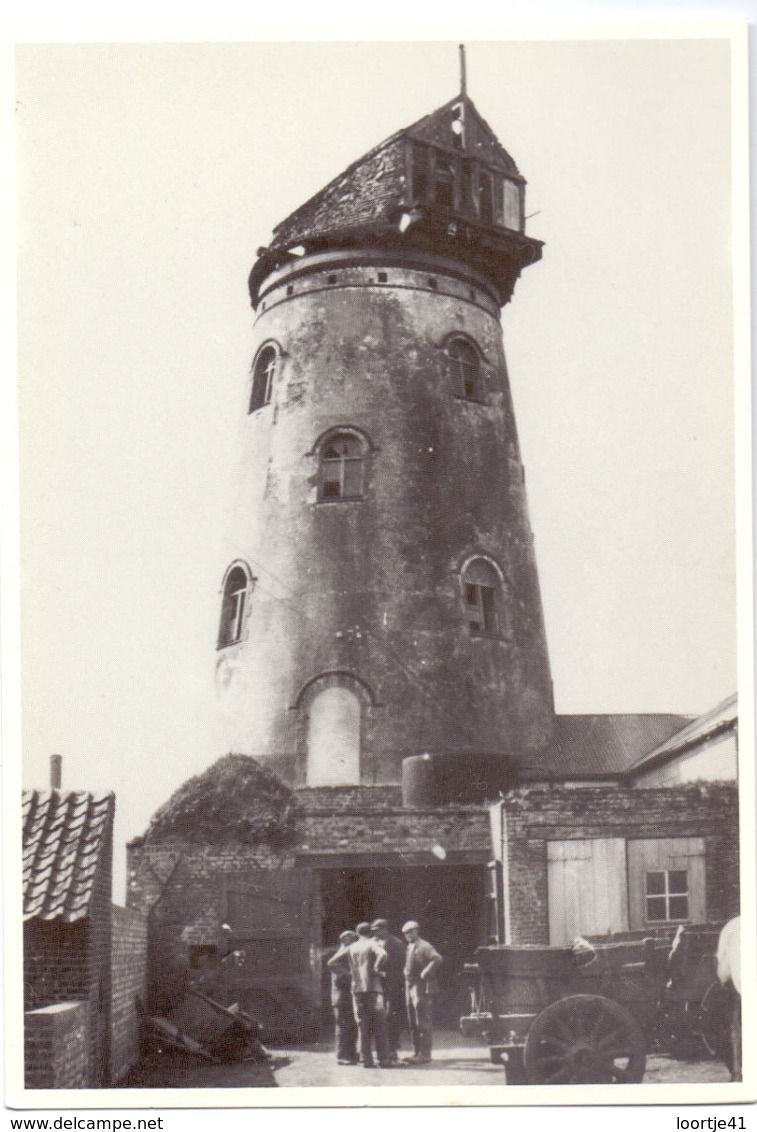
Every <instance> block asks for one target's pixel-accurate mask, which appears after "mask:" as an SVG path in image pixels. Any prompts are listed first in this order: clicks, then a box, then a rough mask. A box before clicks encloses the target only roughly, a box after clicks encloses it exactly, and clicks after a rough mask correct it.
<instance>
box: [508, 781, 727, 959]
mask: <svg viewBox="0 0 757 1132" xmlns="http://www.w3.org/2000/svg"><path fill="white" fill-rule="evenodd" d="M501 806H502V810H503V815H504V833H503V835H502V839H503V855H504V858H505V860H506V869H505V873H506V875H508V876H509V885H508V889H509V912H510V929H511V934H512V942H513V943H515V944H520V943H547V942H548V941H549V910H548V904H547V842H548V841H560V840H570V839H573V838H612V837H616V838H617V837H624V838H627V839H632V838H668V837H702V838H704V841H705V862H706V892H707V919H708V920H725V919H728V918H729V917H730V916H733V915H735V914H736V912H737V911H738V908H739V843H738V842H739V825H738V792H737V787H736V783H733V782H719V783H713V782H702V783H692V784H686V785H680V786H674V787H658V788H654V789H639V788H637V787H627V786H619V785H612V786H597V787H569V786H554V785H550V786H534V787H529V788H526V787H524V788H521V789H517V790H512V791H509V792H508V794H507V796H506V798H505V800H504V801H503V802H502V803H501Z"/></svg>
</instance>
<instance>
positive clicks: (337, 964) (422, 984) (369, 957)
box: [328, 920, 442, 1069]
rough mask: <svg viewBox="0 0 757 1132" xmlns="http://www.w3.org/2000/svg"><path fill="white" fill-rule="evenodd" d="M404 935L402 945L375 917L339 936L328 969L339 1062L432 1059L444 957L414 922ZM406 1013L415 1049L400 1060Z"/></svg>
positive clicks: (390, 1064)
mask: <svg viewBox="0 0 757 1132" xmlns="http://www.w3.org/2000/svg"><path fill="white" fill-rule="evenodd" d="M402 934H403V936H404V937H405V941H406V942H405V943H404V944H403V943H402V941H401V940H399V939H397V937H396V936H393V935H391V933H390V931H389V924H388V923H387V921H386V920H374V921H373V923H372V924H369V923H361V924H358V925H357V927H356V928H355V930H354V931H344V932H342V934H341V935H340V936H339V947H338V949H337V951H336V952H335V954H334V955H333V956H332V957H331V958H330V959H329V960H328V967H329V969H330V971H331V1003H332V1006H333V1008H334V1020H335V1022H336V1057H337V1061H338V1063H339V1064H340V1065H359V1064H361V1063H362V1065H363V1066H365V1068H366V1069H372V1068H374V1067H375V1066H376V1064H378V1065H380V1066H381V1067H382V1068H384V1069H394V1068H398V1067H400V1066H401V1065H406V1064H411V1065H427V1064H428V1063H429V1062H430V1061H431V1043H432V1035H433V1013H434V1009H433V1004H434V995H435V994H436V993H437V991H438V989H439V984H438V981H437V977H436V970H437V968H438V967H439V966H440V965H441V962H442V957H441V955H440V954H439V952H438V951H437V950H436V949H435V948H434V947H433V946H432V945H431V944H430V943H428V942H427V941H426V940H424V939H421V938H420V928H419V925H418V924H417V923H416V922H415V920H409V921H408V922H407V923H406V924H405V926H404V927H403V929H402ZM405 1017H407V1022H408V1025H409V1028H410V1037H411V1039H412V1043H413V1053H412V1056H410V1057H408V1058H406V1059H405V1061H400V1059H399V1044H400V1031H401V1029H402V1023H403V1019H404V1018H405ZM358 1037H359V1047H358ZM374 1049H375V1060H374Z"/></svg>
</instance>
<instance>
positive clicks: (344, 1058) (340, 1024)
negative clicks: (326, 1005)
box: [326, 931, 360, 1065]
mask: <svg viewBox="0 0 757 1132" xmlns="http://www.w3.org/2000/svg"><path fill="white" fill-rule="evenodd" d="M357 938H358V937H357V933H356V932H352V931H346V932H342V934H341V935H340V936H339V947H338V948H337V949H336V951H335V952H334V954H333V955H332V956H331V958H330V959H328V960H327V961H326V966H327V967H328V969H329V970H330V972H331V1006H332V1009H333V1011H334V1023H335V1026H336V1059H337V1062H338V1063H339V1065H357V1064H358V1061H359V1060H360V1059H359V1058H358V1055H357V1023H356V1022H355V1005H354V1003H353V1001H352V974H351V972H350V959H349V954H348V951H349V947H350V945H351V944H353V943H355V941H356V940H357Z"/></svg>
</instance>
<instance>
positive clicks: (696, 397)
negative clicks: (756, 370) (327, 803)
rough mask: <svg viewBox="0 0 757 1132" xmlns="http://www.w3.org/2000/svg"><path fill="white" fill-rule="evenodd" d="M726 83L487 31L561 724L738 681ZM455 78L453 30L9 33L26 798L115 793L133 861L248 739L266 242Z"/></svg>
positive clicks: (513, 312) (670, 50)
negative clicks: (222, 611) (240, 463)
mask: <svg viewBox="0 0 757 1132" xmlns="http://www.w3.org/2000/svg"><path fill="white" fill-rule="evenodd" d="M729 81H730V79H729V44H728V42H727V41H725V40H683V39H681V40H669V41H667V40H658V41H651V40H647V41H642V40H626V41H616V42H607V41H592V42H528V43H503V42H490V43H471V44H469V46H468V90H469V94H470V95H471V97H472V98H473V100H474V101H475V103H476V105H477V107H478V109H479V110H480V112H481V113H482V114H483V116H484V117H485V118H486V119H487V121H488V122H489V124H490V125H491V126H492V128H493V129H494V131H495V132H496V134H497V135H498V137H499V139H500V141H501V142H502V143H503V145H504V146H505V148H506V149H507V150H508V151H509V152H510V153H511V154H512V156H513V157H514V158H515V160H516V162H517V164H518V166H519V168H520V170H521V172H522V173H523V174H524V176H525V177H526V178H527V180H528V188H527V197H526V212H527V214H530V215H531V219H529V221H528V224H527V230H528V232H529V233H530V234H531V235H533V236H536V237H538V238H540V239H542V240H544V241H545V244H546V246H545V249H544V258H543V261H542V262H541V263H540V264H538V265H536V266H533V267H531V268H529V269H527V270H526V271H525V272H524V275H523V277H522V278H521V280H520V282H519V283H518V285H517V287H516V290H515V296H514V299H513V302H512V303H511V304H510V306H509V307H508V308H506V310H505V312H504V317H503V325H504V335H505V350H506V354H507V357H508V363H509V368H510V374H511V382H512V387H513V395H514V399H515V409H516V414H517V421H518V428H519V433H520V440H521V447H522V454H523V460H524V463H525V466H526V477H527V479H526V483H527V489H528V497H529V505H530V514H531V522H532V526H533V529H534V534H535V546H536V554H537V564H538V568H539V575H540V580H541V588H542V597H543V602H544V610H545V618H546V628H547V638H548V643H549V647H550V655H551V661H552V672H553V678H554V686H555V699H556V706H557V710H558V711H560V712H566V713H570V712H663V711H665V712H667V711H671V712H682V713H691V714H695V713H699V712H702V711H705V710H707V709H708V708H710V707H712V706H714V705H715V704H716V703H717V702H718V701H719V700H721V699H723V698H724V697H725V696H727V695H728V694H730V693H731V692H732V691H734V690H735V688H736V663H735V583H734V500H733V477H734V468H733V413H734V407H733V381H734V377H733V355H732V293H731V256H730V248H731V244H730V241H731V216H730V193H731V179H730V177H731V173H730V162H731V147H730V119H729V114H730V89H729ZM457 82H458V76H457V46H456V44H454V43H434V44H423V43H400V44H377V43H370V44H347V43H341V44H333V45H324V44H318V45H316V44H288V45H277V44H258V45H245V44H238V45H218V46H212V45H176V46H171V45H147V46H145V45H141V46H124V45H116V46H98V45H90V46H43V45H38V46H27V47H24V48H21V49H19V53H18V58H17V98H18V111H17V130H18V141H19V183H20V212H19V240H20V275H19V308H20V312H19V321H20V344H19V351H20V411H21V433H20V436H21V472H22V476H21V487H22V547H21V549H22V586H23V595H22V596H23V603H22V614H23V621H22V633H23V656H22V679H23V708H24V718H23V739H24V780H25V783H26V784H28V785H35V786H44V785H46V784H47V781H48V768H47V764H48V759H49V756H50V754H51V753H52V752H59V753H61V754H62V755H63V757H64V786H65V787H71V788H87V789H92V790H99V789H113V790H114V791H115V792H116V794H117V807H118V813H119V821H118V830H117V848H116V863H117V865H118V866H119V869H120V868H121V867H122V866H121V864H120V860H122V857H123V852H122V844H123V841H124V840H125V839H127V838H129V837H132V836H134V835H135V834H137V833H140V832H143V830H144V828H145V826H146V824H147V821H148V820H149V817H150V815H151V814H152V813H153V812H154V811H155V809H156V808H157V807H158V806H159V805H160V804H162V803H163V802H164V801H165V800H166V798H167V797H168V796H169V795H170V793H171V792H172V791H173V790H174V789H175V788H176V787H177V786H178V785H179V784H180V783H181V782H182V781H184V780H185V779H186V778H187V777H188V776H189V775H191V774H195V773H198V772H199V771H201V770H203V769H204V768H205V767H207V766H208V765H209V764H210V763H212V762H213V761H214V760H215V759H216V758H217V757H219V756H220V755H221V754H223V753H224V751H223V749H222V748H221V747H220V746H219V730H218V725H217V714H216V706H215V700H214V690H213V668H214V659H215V639H216V633H217V621H218V614H219V598H218V588H219V585H220V581H221V577H222V574H223V571H224V569H225V567H226V565H227V562H226V561H225V551H224V539H225V534H226V529H225V521H226V511H225V500H226V499H227V497H228V496H229V493H230V485H231V480H232V469H233V461H234V455H235V445H236V437H237V429H238V426H239V423H240V418H241V414H242V412H243V408H244V406H243V393H244V388H245V384H246V380H247V373H248V368H249V364H250V342H251V331H252V319H253V314H252V311H251V309H250V307H249V299H248V296H247V288H246V278H247V274H248V272H249V269H250V267H251V265H252V262H253V259H254V255H255V250H256V248H258V247H259V246H261V245H264V244H266V243H267V242H268V240H269V239H270V234H271V229H272V228H273V226H274V224H276V223H278V222H279V221H280V220H281V219H283V218H284V217H285V216H286V215H287V214H288V213H289V212H291V211H292V210H293V209H294V208H296V207H297V206H298V205H299V204H301V203H302V202H303V201H304V200H306V199H307V198H308V197H309V196H311V195H312V193H314V192H315V191H317V190H318V189H319V188H320V187H322V186H323V185H325V184H326V183H327V181H329V180H330V179H331V178H332V177H333V176H334V175H335V174H337V173H338V172H340V171H341V170H342V169H343V168H344V167H345V166H346V165H348V164H349V163H350V162H352V161H353V160H355V159H356V158H357V157H359V156H360V155H361V154H362V153H364V152H365V151H367V150H368V149H369V148H371V147H372V146H373V145H375V144H376V143H378V142H380V141H381V140H382V139H383V138H385V137H386V136H388V135H389V134H391V133H393V132H395V131H396V130H397V129H399V128H401V127H404V126H407V125H409V124H410V123H412V122H413V121H415V120H416V119H418V118H419V117H421V116H422V115H424V114H426V113H428V112H430V111H432V110H434V109H435V108H436V107H437V106H439V105H440V104H442V103H443V102H446V101H447V100H448V99H449V98H451V97H452V96H453V95H454V94H455V92H456V90H457ZM116 895H117V897H119V898H120V892H119V891H118V890H117V892H116Z"/></svg>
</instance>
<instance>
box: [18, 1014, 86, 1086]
mask: <svg viewBox="0 0 757 1132" xmlns="http://www.w3.org/2000/svg"><path fill="white" fill-rule="evenodd" d="M24 1066H25V1077H24V1080H25V1085H26V1088H27V1089H84V1088H86V1087H87V1085H88V1084H89V1083H90V1082H89V1048H88V1009H87V1003H86V1002H67V1003H57V1004H55V1005H52V1006H43V1007H41V1008H39V1009H38V1010H31V1011H27V1012H26V1014H25V1016H24Z"/></svg>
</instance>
